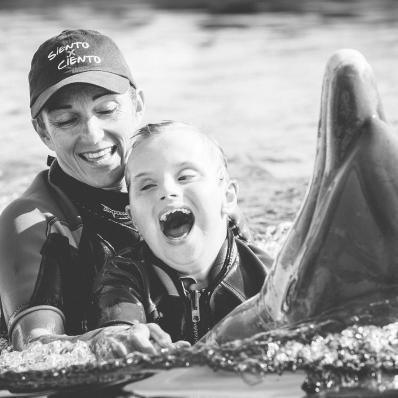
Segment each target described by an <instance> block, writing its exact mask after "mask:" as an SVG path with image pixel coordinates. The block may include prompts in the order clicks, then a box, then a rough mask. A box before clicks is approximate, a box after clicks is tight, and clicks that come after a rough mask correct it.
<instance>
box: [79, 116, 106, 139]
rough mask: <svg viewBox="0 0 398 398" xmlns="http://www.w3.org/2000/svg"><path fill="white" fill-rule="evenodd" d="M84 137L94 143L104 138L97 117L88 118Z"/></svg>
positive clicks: (84, 128)
mask: <svg viewBox="0 0 398 398" xmlns="http://www.w3.org/2000/svg"><path fill="white" fill-rule="evenodd" d="M83 135H84V138H85V139H87V140H89V141H92V142H94V143H96V142H98V141H100V140H101V139H102V138H103V136H104V130H103V128H102V125H101V121H100V120H99V119H98V118H97V117H95V116H91V117H90V118H87V119H86V120H85V122H84V126H83Z"/></svg>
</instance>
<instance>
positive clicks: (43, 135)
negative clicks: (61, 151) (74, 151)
mask: <svg viewBox="0 0 398 398" xmlns="http://www.w3.org/2000/svg"><path fill="white" fill-rule="evenodd" d="M32 125H33V128H34V129H35V130H36V133H37V134H38V135H39V137H40V139H41V140H42V141H43V143H44V145H45V146H46V147H47V148H48V149H50V151H55V147H54V144H53V141H52V139H51V137H50V134H48V131H47V128H46V126H45V125H44V123H43V121H42V120H41V119H40V118H38V117H37V118H36V119H32Z"/></svg>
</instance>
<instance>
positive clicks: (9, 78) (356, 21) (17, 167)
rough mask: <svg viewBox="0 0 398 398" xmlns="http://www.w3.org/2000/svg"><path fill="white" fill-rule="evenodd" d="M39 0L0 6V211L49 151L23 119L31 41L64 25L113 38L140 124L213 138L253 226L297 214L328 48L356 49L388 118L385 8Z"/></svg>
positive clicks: (390, 36)
mask: <svg viewBox="0 0 398 398" xmlns="http://www.w3.org/2000/svg"><path fill="white" fill-rule="evenodd" d="M4 4H6V3H4ZM36 4H38V3H36ZM39 4H40V7H33V6H31V7H30V8H22V7H21V8H18V7H9V8H7V7H4V8H3V9H1V8H0V32H1V33H2V34H1V35H0V49H1V52H2V56H1V59H0V95H1V96H2V99H1V103H2V107H1V108H0V116H1V119H2V124H3V126H2V127H3V128H2V132H1V138H2V145H1V146H0V208H2V207H4V206H5V204H6V203H8V202H9V201H10V200H11V199H12V198H13V197H15V196H16V195H17V194H19V193H20V192H21V191H22V190H23V189H24V188H25V187H26V186H27V184H28V183H29V181H30V180H31V179H32V176H33V175H34V174H35V173H36V172H37V171H39V170H40V169H42V168H43V167H44V166H45V159H46V155H47V151H46V150H45V148H44V147H43V145H42V144H41V142H40V140H39V139H38V137H37V136H36V134H34V132H33V129H32V127H31V125H30V119H29V110H28V86H27V73H28V70H29V64H30V59H31V57H32V55H33V53H34V51H35V49H36V48H37V46H38V45H39V44H40V43H41V42H42V41H44V40H45V39H47V38H48V37H50V36H52V35H54V34H57V33H58V32H59V31H61V30H62V29H65V28H77V27H84V28H92V29H97V30H100V31H102V32H104V33H106V34H108V35H110V36H111V37H112V38H113V39H114V40H115V41H116V42H117V43H118V45H119V46H120V48H121V49H122V51H123V52H124V54H125V55H126V58H127V60H128V62H129V64H130V65H131V68H132V70H133V74H134V76H135V77H136V80H137V81H138V82H139V84H140V85H141V87H142V88H144V91H145V98H146V103H147V112H146V118H145V121H154V120H159V119H177V120H184V121H187V122H191V123H194V124H197V125H199V126H201V127H203V128H204V129H205V130H206V131H208V132H210V133H211V134H212V135H214V136H215V137H216V138H217V139H218V140H219V141H220V143H221V145H222V146H223V147H224V148H225V150H226V153H227V155H228V156H229V158H230V163H231V173H232V174H233V176H235V177H237V178H238V180H239V181H240V184H241V187H242V188H241V203H242V207H243V208H244V210H245V211H246V213H247V214H248V216H249V218H250V220H251V221H252V222H253V223H254V226H255V229H256V230H259V229H260V230H263V228H264V226H265V225H268V224H270V223H272V222H273V221H276V222H279V221H284V220H291V219H292V217H293V216H294V214H295V211H296V210H297V206H298V204H299V203H300V200H301V198H302V195H303V193H304V190H305V184H306V181H307V180H308V178H309V176H310V174H311V171H312V164H313V159H314V155H315V139H316V130H317V123H318V112H319V99H320V93H321V84H322V75H323V71H324V67H325V64H326V61H327V59H328V57H329V56H330V55H331V54H332V53H333V52H335V51H336V50H337V49H339V48H342V47H351V48H356V49H358V50H360V51H361V52H363V54H364V55H365V56H366V57H367V59H368V61H369V62H370V64H371V65H372V66H373V68H374V70H375V74H376V78H377V79H378V83H379V89H380V92H381V96H382V99H383V100H384V104H385V108H386V113H387V116H388V117H389V118H390V119H389V120H390V122H391V123H392V124H393V125H394V126H395V127H396V126H397V124H398V119H397V116H396V113H395V108H396V106H397V99H398V93H397V87H398V84H397V83H398V82H397V79H398V74H396V73H395V69H396V65H397V63H398V62H397V61H398V46H396V45H395V43H396V37H397V34H398V24H397V21H396V20H395V19H394V18H392V17H391V13H389V12H388V10H386V9H385V8H379V9H378V10H377V12H372V13H371V12H366V9H365V8H364V9H363V10H362V9H361V10H362V11H363V12H360V13H359V12H357V13H356V14H355V15H353V16H348V17H347V16H346V17H345V18H338V17H334V18H326V17H325V16H324V15H322V14H319V13H316V12H307V13H289V12H284V13H269V12H263V13H258V14H253V15H223V14H209V13H207V12H205V11H197V12H196V11H178V10H174V11H171V10H165V9H151V8H150V7H149V6H148V5H145V4H144V3H139V2H133V3H131V2H129V1H127V0H124V1H120V2H118V3H117V5H112V6H110V5H109V4H107V3H106V2H102V1H101V2H96V3H92V2H91V3H90V2H76V3H73V2H72V3H69V4H62V5H60V6H58V7H55V6H51V4H53V3H52V2H51V1H50V0H42V1H40V2H39ZM356 10H357V11H358V9H356ZM346 14H347V13H346ZM348 15H349V13H348ZM259 192H261V196H259ZM264 214H265V217H264Z"/></svg>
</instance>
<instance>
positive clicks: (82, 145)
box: [0, 30, 144, 348]
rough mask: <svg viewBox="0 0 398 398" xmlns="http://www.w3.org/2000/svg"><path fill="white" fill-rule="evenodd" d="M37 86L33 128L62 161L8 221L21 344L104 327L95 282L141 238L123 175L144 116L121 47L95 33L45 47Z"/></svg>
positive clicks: (7, 310)
mask: <svg viewBox="0 0 398 398" xmlns="http://www.w3.org/2000/svg"><path fill="white" fill-rule="evenodd" d="M92 55H94V56H95V59H94V58H92ZM76 57H80V58H79V59H80V60H81V62H79V63H76V62H74V61H73V59H74V58H76ZM93 59H94V61H95V62H92V60H93ZM97 61H98V62H97ZM60 65H62V67H60ZM29 82H30V97H31V98H30V99H31V101H30V107H31V115H32V121H33V126H34V128H35V130H36V131H37V133H38V134H39V136H40V138H41V139H42V141H43V142H44V144H45V145H46V146H47V147H48V148H49V149H50V150H52V151H54V152H55V155H56V160H55V161H53V162H52V164H51V167H50V169H49V170H45V171H43V172H41V173H40V174H39V175H38V176H37V177H36V179H35V180H34V181H33V183H32V184H31V186H30V187H29V188H28V190H27V191H26V192H25V193H23V194H22V196H21V197H20V198H19V199H16V200H15V201H14V202H12V203H11V204H10V205H9V206H8V207H7V208H6V209H5V210H4V212H3V214H2V215H1V221H0V295H1V306H2V314H3V320H2V322H3V326H5V327H6V328H7V330H8V334H9V338H10V340H11V341H12V343H13V345H14V347H16V348H23V347H25V346H26V344H28V343H29V342H31V341H32V340H34V339H37V338H39V339H43V337H44V336H47V338H48V336H49V335H53V336H54V337H55V338H60V336H59V335H60V334H64V333H67V334H79V333H84V332H87V331H88V330H90V329H93V328H95V327H96V324H95V323H94V320H93V318H94V316H93V314H92V311H91V307H90V306H91V302H92V293H91V291H92V283H93V279H94V277H95V275H96V273H97V272H98V271H99V269H100V267H101V265H102V264H103V262H104V261H105V260H106V258H108V257H109V256H112V255H113V254H114V253H115V252H116V251H117V250H119V249H120V248H121V247H123V246H125V245H127V244H129V245H130V244H132V243H133V242H134V241H137V234H136V231H135V229H134V227H133V226H132V224H131V222H130V220H129V217H128V215H127V213H126V212H125V206H126V204H127V202H128V196H127V192H126V190H125V187H124V178H123V175H124V168H125V158H126V152H127V150H128V145H129V140H130V137H131V135H132V134H133V133H134V131H135V130H136V128H137V126H138V123H139V122H140V120H141V117H142V113H143V110H144V106H143V100H142V93H141V91H140V90H139V89H138V88H137V85H136V83H135V81H134V80H133V78H132V76H131V73H130V70H129V68H128V66H127V64H126V61H125V60H124V58H123V56H122V54H121V52H120V50H119V49H118V48H117V46H116V45H115V43H114V42H113V41H112V40H111V39H110V38H109V37H107V36H104V35H102V34H100V33H98V32H94V31H87V30H71V31H64V32H62V33H61V34H59V35H58V36H55V37H52V38H50V39H49V40H47V41H46V42H44V43H43V44H42V45H41V46H40V47H39V49H38V50H37V51H36V53H35V55H34V57H33V59H32V65H31V71H30V73H29ZM105 340H106V339H105Z"/></svg>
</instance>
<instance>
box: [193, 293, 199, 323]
mask: <svg viewBox="0 0 398 398" xmlns="http://www.w3.org/2000/svg"><path fill="white" fill-rule="evenodd" d="M199 299H200V291H199V290H191V313H192V322H195V323H198V322H199V321H200V304H199Z"/></svg>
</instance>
